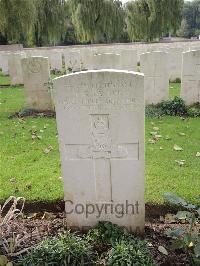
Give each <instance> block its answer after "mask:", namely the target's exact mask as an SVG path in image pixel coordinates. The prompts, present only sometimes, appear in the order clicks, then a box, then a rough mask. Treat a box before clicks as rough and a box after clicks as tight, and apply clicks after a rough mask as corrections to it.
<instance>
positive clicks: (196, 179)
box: [0, 87, 200, 203]
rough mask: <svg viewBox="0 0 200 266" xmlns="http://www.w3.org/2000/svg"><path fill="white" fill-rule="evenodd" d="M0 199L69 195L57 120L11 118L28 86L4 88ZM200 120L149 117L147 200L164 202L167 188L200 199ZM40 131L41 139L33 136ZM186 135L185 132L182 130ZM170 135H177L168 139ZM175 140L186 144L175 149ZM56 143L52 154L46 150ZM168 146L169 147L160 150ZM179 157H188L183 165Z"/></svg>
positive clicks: (0, 94)
mask: <svg viewBox="0 0 200 266" xmlns="http://www.w3.org/2000/svg"><path fill="white" fill-rule="evenodd" d="M0 103H1V104H0V164H1V166H0V169H1V170H0V201H2V200H5V199H6V198H8V197H9V196H10V195H16V196H23V197H25V198H26V199H27V200H28V201H36V200H49V201H52V200H56V199H62V198H63V185H62V181H61V180H60V179H59V177H60V176H61V170H60V157H59V150H58V141H57V130H56V121H55V119H48V118H27V119H25V120H24V121H22V120H19V119H8V116H9V115H10V114H12V113H14V112H15V111H18V110H19V109H23V108H24V106H25V105H24V90H23V88H22V87H17V88H8V89H5V88H4V89H0ZM153 127H159V134H160V135H162V138H161V139H160V140H159V141H158V142H157V143H156V144H150V143H149V142H148V140H149V139H150V138H151V135H150V132H152V131H154V130H153ZM199 128H200V119H199V118H191V119H186V120H181V119H180V118H179V117H164V118H162V120H160V119H158V118H147V119H146V201H147V202H152V203H153V202H154V203H155V202H156V203H162V202H163V193H164V192H167V191H171V192H174V193H177V194H178V195H180V196H182V197H185V198H186V199H188V200H191V201H192V202H195V196H197V195H199V191H200V174H199V173H200V158H199V157H198V158H197V157H196V156H195V155H196V153H197V152H200V135H199ZM33 131H37V134H38V135H39V136H41V138H40V139H32V132H33ZM180 132H182V133H185V134H186V136H180V135H179V133H180ZM166 136H169V137H170V138H171V139H170V140H166V139H165V137H166ZM174 144H177V145H179V146H181V147H182V148H183V151H182V152H177V151H174V150H173V146H174ZM49 145H51V146H52V147H53V150H51V151H50V152H49V153H48V154H46V153H44V149H45V148H47V147H48V146H49ZM160 147H162V148H163V150H161V149H160ZM175 160H185V161H186V162H185V165H184V166H183V167H180V166H179V165H178V164H177V163H176V162H175Z"/></svg>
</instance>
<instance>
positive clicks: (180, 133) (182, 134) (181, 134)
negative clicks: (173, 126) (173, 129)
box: [178, 132, 186, 136]
mask: <svg viewBox="0 0 200 266" xmlns="http://www.w3.org/2000/svg"><path fill="white" fill-rule="evenodd" d="M178 134H179V135H180V136H186V134H185V133H183V132H179V133H178Z"/></svg>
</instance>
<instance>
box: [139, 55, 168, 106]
mask: <svg viewBox="0 0 200 266" xmlns="http://www.w3.org/2000/svg"><path fill="white" fill-rule="evenodd" d="M140 67H141V72H142V73H144V77H145V78H144V91H145V102H146V104H147V105H148V104H157V103H160V102H161V101H164V100H167V99H168V98H169V64H168V54H167V53H165V52H151V53H149V52H148V53H145V54H142V55H141V56H140Z"/></svg>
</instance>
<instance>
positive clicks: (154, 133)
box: [150, 131, 158, 136]
mask: <svg viewBox="0 0 200 266" xmlns="http://www.w3.org/2000/svg"><path fill="white" fill-rule="evenodd" d="M157 134H158V132H156V131H152V132H150V135H152V136H155V135H157Z"/></svg>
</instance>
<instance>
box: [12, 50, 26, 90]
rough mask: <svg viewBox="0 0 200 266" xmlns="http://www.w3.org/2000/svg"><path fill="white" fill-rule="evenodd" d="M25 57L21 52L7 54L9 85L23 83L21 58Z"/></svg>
mask: <svg viewBox="0 0 200 266" xmlns="http://www.w3.org/2000/svg"><path fill="white" fill-rule="evenodd" d="M23 58H25V54H23V53H14V54H9V55H8V68H9V75H10V78H11V85H20V84H23V74H22V65H21V60H22V59H23Z"/></svg>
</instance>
